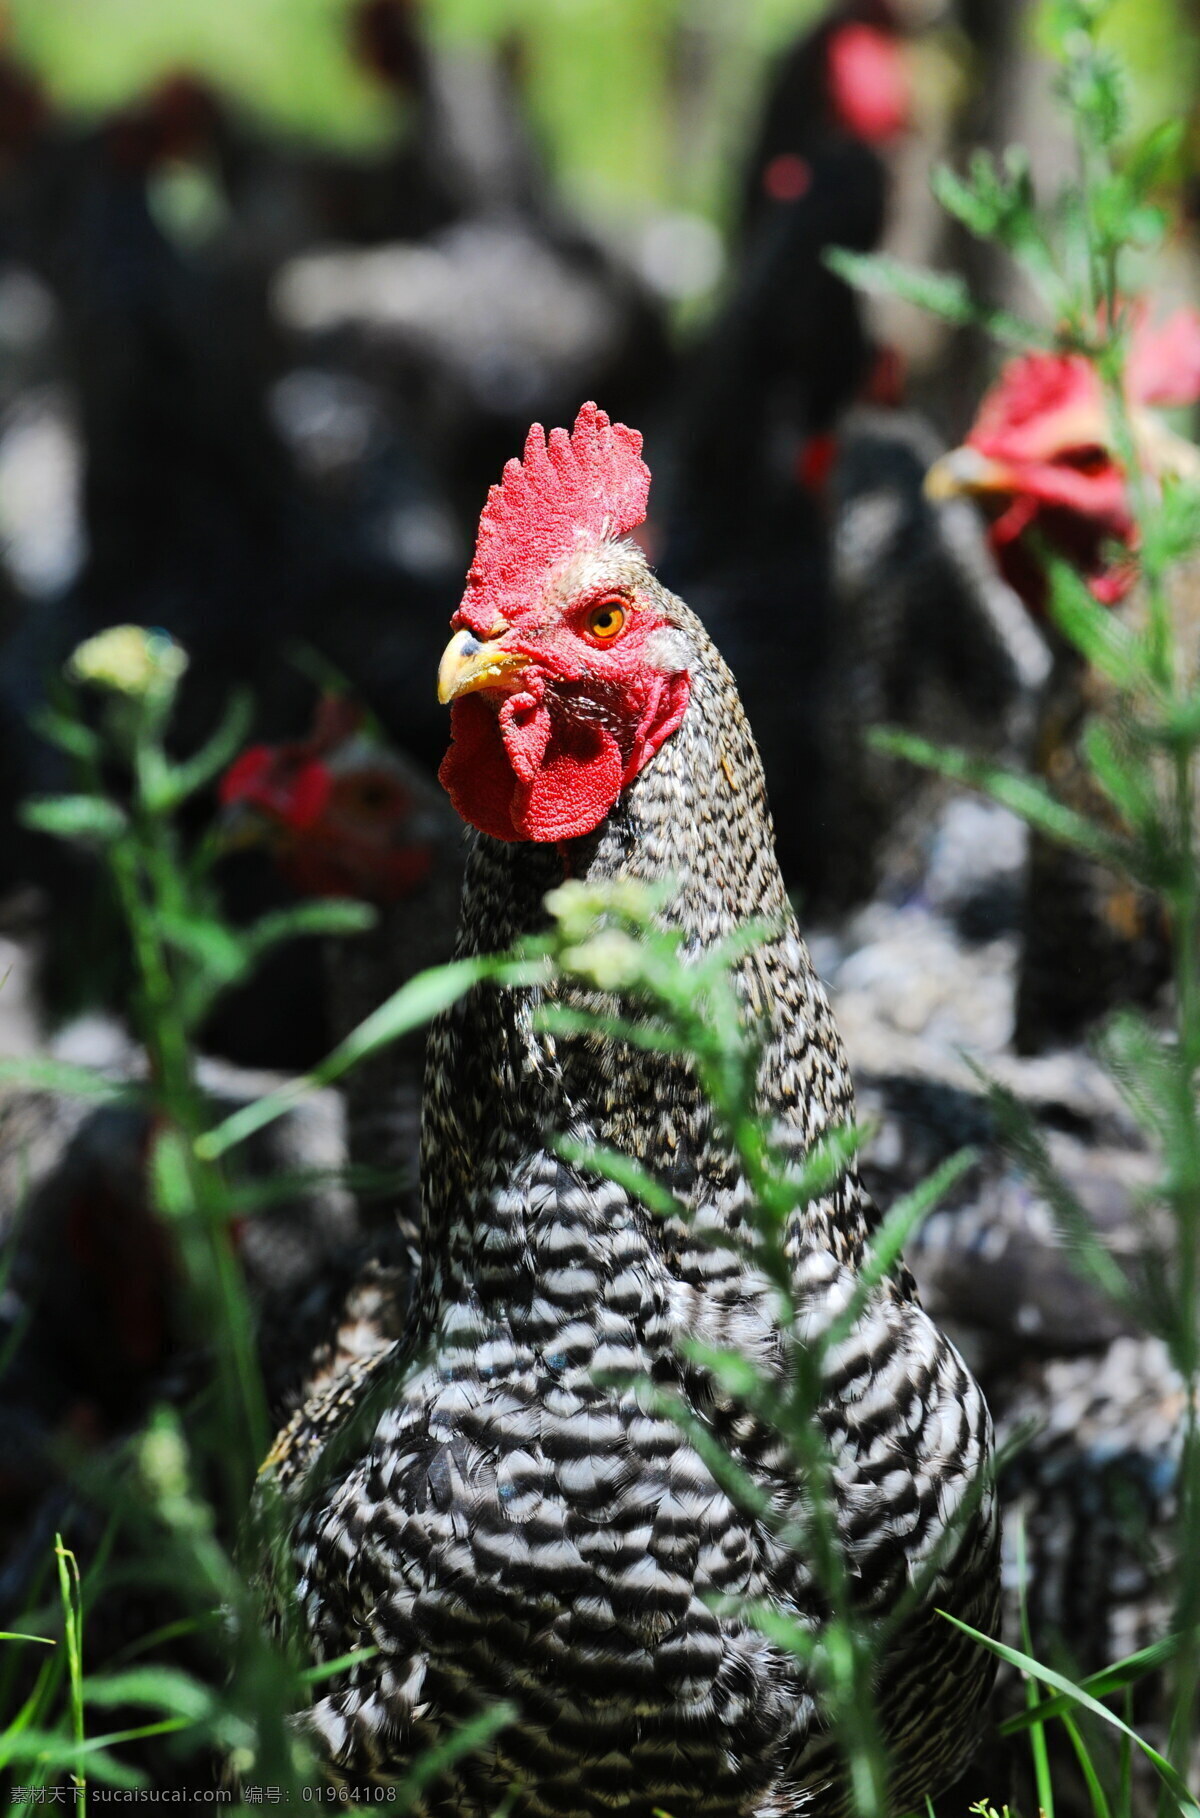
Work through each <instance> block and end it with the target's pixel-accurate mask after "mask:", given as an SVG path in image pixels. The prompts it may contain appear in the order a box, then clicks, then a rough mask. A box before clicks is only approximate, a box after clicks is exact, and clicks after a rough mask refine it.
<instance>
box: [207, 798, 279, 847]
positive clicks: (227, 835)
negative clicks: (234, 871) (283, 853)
mask: <svg viewBox="0 0 1200 1818" xmlns="http://www.w3.org/2000/svg"><path fill="white" fill-rule="evenodd" d="M277 831H278V830H277V828H275V827H274V826H273V825H272V823H271V821H270V820H269V819H268V817H267V816H266V815H265V814H263V813H262V812H261V810H259V809H258V808H256V807H255V806H254V805H253V803H251V802H229V803H227V804H226V806H225V807H224V808H222V810H221V813H220V815H219V816H218V817H217V822H216V825H215V827H214V829H213V834H214V838H215V842H216V849H217V851H218V852H219V853H222V854H223V853H226V852H245V851H247V850H248V849H249V848H250V847H251V846H267V845H269V844H270V843H271V841H272V839H273V838H274V837H275V836H276V833H277Z"/></svg>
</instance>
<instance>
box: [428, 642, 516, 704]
mask: <svg viewBox="0 0 1200 1818" xmlns="http://www.w3.org/2000/svg"><path fill="white" fill-rule="evenodd" d="M529 661H530V659H529V658H528V657H527V656H522V655H520V653H519V652H518V651H515V650H505V648H504V646H503V645H502V644H498V643H496V642H495V640H492V641H491V642H489V643H486V644H481V643H480V641H479V639H478V638H476V637H472V635H471V633H470V632H469V631H456V632H455V634H454V636H453V637H452V638H451V639H450V642H449V643H448V644H447V646H446V648H445V650H444V651H443V652H442V660H441V662H440V663H439V664H438V700H439V701H440V702H441V703H442V706H443V707H445V706H446V705H447V703H448V702H450V701H455V700H457V699H458V697H459V695H460V694H474V693H475V692H476V691H477V690H478V689H480V688H505V687H511V686H513V679H514V677H515V675H516V674H517V672H518V671H519V670H521V669H524V668H525V667H526V665H527V664H528V663H529Z"/></svg>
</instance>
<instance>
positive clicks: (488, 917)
mask: <svg viewBox="0 0 1200 1818" xmlns="http://www.w3.org/2000/svg"><path fill="white" fill-rule="evenodd" d="M689 629H690V628H689ZM694 637H695V641H696V643H697V644H698V645H699V647H700V660H699V661H698V662H697V664H696V665H695V667H694V668H693V670H692V694H691V700H690V703H689V706H688V710H687V712H686V714H685V715H684V719H683V722H682V724H681V726H680V727H679V729H678V731H677V732H676V733H675V734H674V735H673V736H672V737H671V738H670V739H668V740H667V741H666V743H665V744H664V745H663V746H662V748H661V749H660V750H659V751H658V753H657V754H656V756H655V757H654V758H653V759H652V760H651V762H650V763H649V764H648V765H647V766H646V768H645V770H644V771H642V773H641V774H640V775H639V776H638V777H637V778H636V779H635V780H634V782H633V783H632V784H631V785H630V786H629V787H628V788H627V789H626V791H625V793H624V795H623V797H622V799H621V801H620V802H619V803H618V805H617V806H616V808H615V809H614V810H613V811H612V813H611V814H610V815H609V816H608V818H607V820H606V821H605V822H604V823H603V824H602V825H601V827H600V828H599V829H598V830H597V832H596V833H595V834H594V835H591V836H590V837H589V838H587V839H581V840H575V841H573V842H571V844H570V847H569V849H568V852H567V854H566V856H567V858H568V860H569V867H570V875H571V876H573V877H576V878H581V879H583V880H585V881H593V882H595V881H609V880H615V879H621V878H631V879H636V880H639V881H642V882H645V883H649V884H657V883H662V882H664V881H666V880H670V881H671V884H672V886H673V888H672V894H671V899H670V902H669V905H668V907H667V908H666V910H665V911H664V920H665V921H666V922H668V923H669V924H671V925H673V926H675V927H681V928H682V929H683V930H684V932H685V934H686V936H687V937H688V941H687V945H688V946H689V947H692V948H694V949H695V950H696V951H697V952H700V951H703V950H704V949H706V948H708V947H710V946H711V945H712V944H713V943H714V942H716V941H718V940H720V939H721V938H722V937H724V936H725V935H728V934H729V933H730V932H731V931H732V930H733V929H735V928H736V927H738V926H739V925H740V924H742V923H744V922H746V921H748V920H750V919H752V918H753V919H761V920H764V921H766V922H767V923H769V924H771V925H772V926H774V927H775V928H777V929H778V932H777V933H776V934H774V935H773V936H772V937H771V938H770V939H768V940H767V941H766V942H765V943H764V944H763V945H762V946H761V947H759V948H758V949H756V950H755V951H754V952H753V953H752V954H751V955H750V956H749V958H748V959H747V960H746V961H745V962H744V964H743V966H742V969H741V985H742V992H743V998H744V1001H745V1002H746V1004H747V1007H748V1010H749V1011H750V1013H752V1014H754V1015H757V1016H761V1017H763V1018H764V1019H765V1021H766V1023H767V1027H768V1030H769V1034H768V1037H767V1042H766V1048H765V1052H764V1057H763V1064H762V1067H761V1070H760V1080H759V1104H758V1110H759V1112H760V1114H761V1115H763V1116H765V1117H768V1118H770V1119H771V1120H772V1121H773V1123H774V1124H775V1126H776V1128H777V1130H779V1131H780V1132H781V1134H783V1136H784V1137H785V1139H786V1137H787V1136H788V1135H789V1133H790V1136H791V1138H792V1141H791V1142H790V1143H789V1147H792V1148H794V1149H795V1150H796V1151H797V1152H802V1151H803V1150H804V1149H806V1148H807V1146H808V1145H809V1143H811V1142H812V1140H813V1139H814V1138H815V1137H817V1136H819V1135H820V1134H821V1133H822V1132H823V1131H824V1130H826V1129H828V1128H830V1127H831V1126H834V1125H836V1124H839V1123H841V1122H843V1121H846V1120H847V1119H848V1118H850V1117H851V1116H852V1114H853V1110H852V1095H851V1088H850V1083H849V1075H848V1071H847V1068H846V1063H845V1057H844V1054H843V1051H842V1047H841V1042H840V1039H839V1037H838V1035H837V1032H836V1029H835V1028H834V1025H833V1021H832V1017H831V1016H830V1012H829V1008H828V1005H827V1003H826V1001H825V997H824V993H823V991H822V988H821V986H820V984H819V982H818V980H817V979H816V976H815V974H814V973H813V970H812V967H811V964H810V962H809V959H808V954H807V952H806V950H805V948H804V945H803V943H802V941H801V940H800V937H799V934H798V932H797V930H796V925H795V921H794V918H793V915H792V911H791V908H790V905H789V903H788V900H787V896H786V893H785V891H784V888H783V883H782V880H781V877H780V873H779V867H778V864H777V862H776V858H775V851H774V841H773V835H772V829H771V821H770V815H769V812H768V809H767V804H766V795H765V789H764V785H763V777H762V768H761V764H760V762H759V757H758V752H757V750H756V748H755V745H754V741H753V739H752V737H751V735H750V731H749V727H748V725H747V723H746V719H745V716H744V714H743V712H742V707H741V703H740V701H739V699H738V695H737V690H736V688H735V686H734V683H733V680H732V677H731V676H730V674H729V672H728V670H727V669H726V668H725V665H724V663H723V662H722V660H721V658H720V657H719V656H718V654H717V653H716V651H715V650H714V649H713V647H712V645H711V644H710V643H709V641H708V639H707V636H706V635H705V633H704V632H703V630H702V629H701V628H700V627H699V624H698V621H697V622H696V627H695V632H694ZM563 877H564V853H563V851H562V850H561V849H560V848H558V847H554V846H539V845H533V844H506V843H504V842H501V841H497V840H492V839H489V838H486V837H480V838H478V839H477V840H476V842H475V845H474V849H473V851H472V853H471V855H470V858H469V860H468V866H467V878H466V885H465V889H464V895H463V908H462V920H461V925H460V930H459V942H458V951H459V953H460V954H473V953H487V952H495V951H501V950H504V949H506V948H508V947H510V946H511V945H512V943H513V942H514V941H516V940H518V939H519V938H520V937H521V936H523V935H527V934H530V933H537V932H539V931H541V930H544V928H545V927H546V925H547V915H546V910H545V906H544V897H545V894H546V892H547V891H548V890H550V889H551V888H553V887H554V886H555V885H557V884H560V883H561V882H562V881H563ZM547 995H550V996H553V997H554V998H555V999H556V1000H558V1001H564V1002H567V1003H570V1002H572V1001H575V1002H581V1001H584V1000H582V999H581V997H580V995H579V992H578V991H577V989H576V988H575V987H572V986H569V985H565V984H562V983H558V984H555V985H554V986H552V987H550V988H548V991H547V992H546V993H542V992H540V991H532V990H529V991H503V992H502V991H496V990H492V989H489V988H486V987H485V988H482V989H480V990H477V991H475V992H473V993H472V994H471V996H470V997H469V998H468V999H466V1000H465V1001H464V1002H463V1003H462V1004H460V1005H459V1006H458V1007H457V1008H456V1009H455V1010H454V1011H452V1012H451V1013H449V1014H448V1015H447V1016H446V1017H444V1018H443V1019H442V1021H441V1022H440V1023H439V1024H438V1025H435V1029H434V1032H433V1035H432V1040H431V1054H430V1067H429V1072H428V1074H427V1082H426V1101H425V1122H424V1133H423V1165H422V1172H423V1197H424V1201H425V1218H426V1229H427V1235H428V1239H429V1241H430V1242H431V1243H433V1242H438V1241H441V1242H445V1241H446V1240H447V1238H448V1237H449V1241H450V1247H451V1249H452V1250H453V1249H456V1248H457V1249H458V1252H459V1255H460V1257H462V1256H464V1255H465V1254H466V1253H467V1252H471V1253H472V1254H475V1255H476V1256H477V1257H478V1256H479V1255H480V1254H482V1253H486V1250H487V1245H488V1241H489V1240H488V1235H487V1230H488V1225H489V1220H490V1217H491V1213H490V1211H489V1205H490V1204H495V1200H496V1195H504V1194H505V1193H507V1192H508V1191H509V1190H510V1186H509V1183H510V1182H511V1181H512V1178H513V1175H514V1173H515V1172H520V1171H521V1170H523V1169H525V1168H526V1167H527V1166H528V1164H529V1160H530V1158H531V1157H534V1156H538V1155H542V1156H544V1155H545V1154H546V1152H547V1146H548V1141H549V1139H550V1138H551V1137H552V1136H553V1135H554V1134H555V1133H562V1132H566V1133H571V1134H575V1135H578V1136H581V1137H583V1138H584V1139H585V1140H594V1141H597V1142H601V1143H606V1144H610V1145H613V1146H615V1147H617V1148H619V1149H621V1150H622V1151H624V1152H625V1153H627V1154H630V1155H633V1156H635V1157H636V1158H638V1159H639V1160H640V1161H641V1162H642V1163H643V1164H644V1165H645V1166H648V1167H649V1168H651V1169H652V1170H653V1171H654V1172H656V1173H657V1174H659V1176H660V1177H661V1178H665V1179H666V1180H667V1181H668V1182H669V1183H670V1184H671V1185H672V1186H673V1188H674V1189H675V1191H676V1192H677V1194H678V1195H679V1196H680V1198H681V1199H683V1200H684V1201H685V1202H688V1201H690V1202H692V1203H693V1204H694V1205H700V1204H705V1205H706V1206H711V1205H712V1204H713V1203H714V1201H716V1202H718V1203H720V1204H722V1205H723V1204H726V1203H727V1204H728V1207H729V1213H728V1217H726V1216H725V1215H724V1214H722V1215H721V1222H723V1223H732V1222H733V1221H734V1219H735V1218H736V1217H737V1213H736V1211H735V1207H736V1205H737V1203H738V1202H739V1189H740V1182H739V1181H738V1179H737V1176H736V1169H735V1168H734V1167H733V1165H732V1163H730V1162H729V1161H728V1159H727V1157H726V1155H725V1153H724V1150H723V1148H722V1146H721V1145H720V1143H719V1142H717V1141H715V1140H714V1136H713V1131H712V1124H711V1117H710V1114H709V1111H708V1108H707V1106H706V1105H705V1103H704V1100H703V1097H702V1095H701V1094H700V1091H699V1088H698V1086H697V1084H696V1082H695V1080H694V1077H693V1075H692V1072H691V1069H690V1067H689V1066H688V1065H687V1063H686V1062H685V1061H683V1060H679V1061H672V1060H671V1059H670V1058H668V1057H664V1056H662V1055H658V1054H656V1055H645V1054H642V1053H640V1052H639V1053H636V1054H635V1053H632V1052H631V1051H629V1050H627V1049H618V1048H617V1047H615V1046H614V1044H612V1043H596V1042H594V1041H591V1040H583V1039H571V1040H563V1038H561V1037H559V1038H557V1039H554V1038H552V1037H551V1036H549V1035H548V1034H547V1033H545V1032H544V1031H543V1030H541V1029H539V1028H538V1027H537V1024H536V1012H537V1010H538V1008H539V1007H540V1005H541V1003H542V1002H543V1001H544V998H545V996H547ZM590 1003H591V1007H594V1004H595V1000H594V998H593V999H592V1000H590ZM522 1191H524V1192H525V1194H526V1198H528V1197H529V1190H528V1183H526V1186H525V1187H524V1188H523V1189H522ZM846 1192H847V1193H848V1194H849V1198H850V1199H851V1200H854V1201H855V1202H857V1194H858V1189H857V1184H856V1183H855V1182H854V1181H853V1178H852V1177H849V1179H848V1183H847V1188H846ZM834 1197H835V1198H836V1199H837V1200H838V1201H839V1205H838V1207H837V1208H836V1209H835V1207H834V1204H833V1200H832V1199H831V1200H830V1201H829V1202H827V1203H823V1204H822V1205H821V1206H818V1207H816V1208H814V1209H813V1214H812V1216H813V1218H814V1219H816V1220H817V1221H818V1222H820V1221H821V1220H822V1219H823V1220H826V1221H829V1220H831V1219H835V1218H836V1219H838V1220H841V1221H842V1222H843V1223H846V1222H848V1224H849V1226H850V1227H852V1230H851V1234H850V1240H849V1241H850V1246H851V1248H856V1247H857V1244H858V1242H859V1240H860V1237H861V1229H860V1227H862V1219H861V1218H860V1217H858V1216H857V1214H856V1215H854V1216H852V1217H850V1218H849V1220H848V1221H847V1220H846V1219H845V1217H844V1213H845V1205H844V1204H843V1203H841V1202H843V1201H844V1200H845V1197H846V1195H845V1194H843V1192H842V1190H841V1189H835V1195H834ZM554 1216H556V1217H558V1216H560V1212H556V1213H555V1214H554ZM454 1231H457V1233H458V1240H457V1242H456V1240H455V1238H454V1237H453V1236H452V1235H450V1234H451V1233H452V1232H454ZM593 1236H594V1239H595V1241H596V1242H597V1243H599V1244H600V1245H603V1244H604V1243H605V1241H606V1234H605V1231H604V1229H600V1230H598V1231H597V1232H596V1233H594V1234H593ZM839 1247H841V1246H840V1242H839Z"/></svg>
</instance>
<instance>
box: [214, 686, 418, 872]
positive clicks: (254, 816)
mask: <svg viewBox="0 0 1200 1818" xmlns="http://www.w3.org/2000/svg"><path fill="white" fill-rule="evenodd" d="M220 796H221V802H222V804H223V805H224V806H225V808H226V809H228V810H230V811H231V814H234V815H236V816H237V818H238V822H239V824H240V826H242V827H243V828H245V827H249V828H250V829H251V830H252V831H253V832H254V833H255V834H257V835H259V836H261V837H264V838H265V839H266V841H267V842H268V844H269V845H270V847H271V850H272V852H273V853H274V855H275V860H276V863H277V864H278V866H279V869H280V871H281V872H282V873H283V875H284V877H285V878H286V879H287V881H288V882H289V883H290V884H291V885H292V887H293V888H294V889H296V890H298V891H299V892H300V893H301V895H304V896H352V897H358V898H359V899H361V900H362V901H364V902H370V903H380V904H382V903H391V902H397V901H399V900H400V898H402V897H404V896H407V895H408V894H409V892H410V891H412V890H413V889H415V888H416V886H417V885H418V884H420V883H421V882H422V880H423V879H424V878H426V877H427V876H428V875H429V872H430V870H431V868H432V865H433V861H434V847H435V844H436V842H437V840H438V839H439V838H440V836H441V831H442V830H441V827H440V824H439V823H440V820H441V818H442V817H441V815H440V814H439V802H438V798H437V796H436V791H434V789H433V785H432V781H424V782H423V780H422V779H420V778H419V777H417V776H415V775H414V774H410V766H408V765H406V764H405V763H404V762H403V760H402V759H401V758H400V757H399V756H398V755H397V754H395V753H394V752H391V751H389V749H388V748H387V746H386V745H384V744H383V743H382V741H381V740H380V739H378V738H376V737H374V736H372V735H371V734H370V733H369V732H368V731H367V730H366V728H365V726H364V716H363V715H362V713H361V711H360V710H359V709H358V708H357V707H356V706H355V705H354V704H353V703H352V702H350V701H347V700H346V698H345V697H344V696H341V695H327V696H325V697H324V699H323V700H322V701H321V703H320V705H319V707H318V711H317V723H316V726H315V728H314V730H313V732H312V734H311V735H310V737H308V738H307V739H297V740H295V741H293V742H291V743H287V744H281V745H252V746H251V747H250V749H249V750H247V751H244V752H243V753H242V755H241V757H239V758H238V760H237V761H236V763H234V764H233V765H231V766H230V768H229V770H227V771H226V773H225V775H224V777H223V778H222V780H221V788H220Z"/></svg>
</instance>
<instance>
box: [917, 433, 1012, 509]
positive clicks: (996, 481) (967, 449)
mask: <svg viewBox="0 0 1200 1818" xmlns="http://www.w3.org/2000/svg"><path fill="white" fill-rule="evenodd" d="M1014 487H1015V481H1014V478H1013V475H1012V473H1011V472H1010V471H1009V469H1008V468H1007V467H1005V466H1004V465H1003V463H1002V462H1000V461H993V460H992V459H991V458H990V457H989V456H988V455H985V454H980V452H979V450H978V449H977V448H972V447H971V446H970V444H969V443H966V442H964V444H963V446H962V447H961V448H952V449H951V450H950V453H949V454H944V455H943V456H942V458H941V460H940V461H935V462H934V464H933V466H932V467H931V468H930V469H929V472H928V473H927V474H926V475H925V496H926V498H927V499H933V500H935V501H941V500H943V499H958V498H963V497H964V496H965V497H967V498H978V497H981V496H982V495H984V494H986V493H996V492H1012V491H1013V490H1014Z"/></svg>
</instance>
